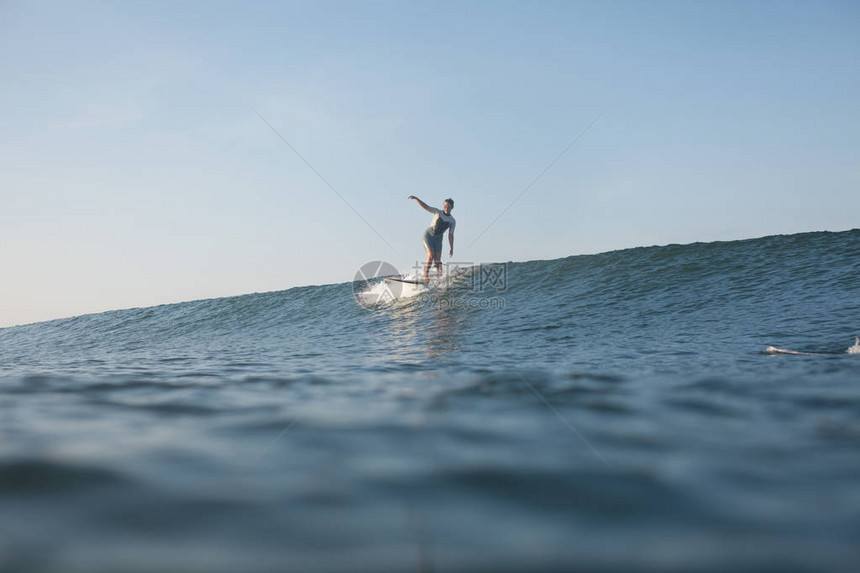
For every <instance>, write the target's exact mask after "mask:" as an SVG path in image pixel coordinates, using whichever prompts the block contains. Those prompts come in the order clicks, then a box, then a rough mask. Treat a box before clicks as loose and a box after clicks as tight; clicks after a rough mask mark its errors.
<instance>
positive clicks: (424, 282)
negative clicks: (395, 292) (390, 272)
mask: <svg viewBox="0 0 860 573" xmlns="http://www.w3.org/2000/svg"><path fill="white" fill-rule="evenodd" d="M385 280H387V281H393V282H396V283H406V284H410V285H426V284H427V282H428V281H416V280H412V279H401V278H397V277H385Z"/></svg>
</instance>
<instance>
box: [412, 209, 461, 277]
mask: <svg viewBox="0 0 860 573" xmlns="http://www.w3.org/2000/svg"><path fill="white" fill-rule="evenodd" d="M407 199H415V201H416V202H417V203H418V204H419V205H421V207H422V208H423V209H424V210H425V211H427V212H429V213H433V221H432V222H431V223H430V226H429V227H427V230H426V231H424V239H423V240H424V249H425V250H426V251H427V261H426V262H425V263H424V282H428V281H429V280H430V276H429V275H430V265H432V264H434V263H435V264H436V269H437V270H438V271H439V275H440V276H441V275H442V236H443V235H444V234H445V231H448V244H449V245H450V247H451V250H450V251H449V252H448V256H450V257H453V256H454V227H455V226H456V225H457V222H456V221H455V220H454V217H452V216H451V210H452V209H453V208H454V200H453V199H445V202H444V203H442V208H441V209H437V208H436V207H431V206H430V205H428V204H427V203H425V202H424V201H422V200H421V199H419V198H418V197H416V196H415V195H410V196H409V197H407Z"/></svg>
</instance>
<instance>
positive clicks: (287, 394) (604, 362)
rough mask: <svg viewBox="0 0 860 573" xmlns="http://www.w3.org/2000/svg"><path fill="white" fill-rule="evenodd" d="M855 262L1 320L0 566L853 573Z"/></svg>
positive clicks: (843, 253) (858, 266)
mask: <svg viewBox="0 0 860 573" xmlns="http://www.w3.org/2000/svg"><path fill="white" fill-rule="evenodd" d="M858 253H860V231H858V230H853V231H847V232H841V233H808V234H800V235H792V236H775V237H767V238H763V239H755V240H747V241H737V242H721V243H699V244H693V245H684V246H681V245H672V246H665V247H650V248H637V249H630V250H624V251H617V252H611V253H605V254H601V255H592V256H572V257H568V258H564V259H557V260H550V261H531V262H523V263H509V264H502V265H484V266H481V267H473V268H471V269H464V270H462V272H460V274H458V275H457V276H458V277H459V278H458V280H455V281H452V283H451V284H446V285H441V286H439V288H434V289H433V291H432V292H429V293H425V294H423V295H422V294H418V295H415V296H408V297H395V298H394V299H393V300H380V301H378V302H377V303H376V304H371V305H367V304H360V299H357V298H356V296H355V295H356V292H360V291H361V289H362V288H367V285H364V286H361V285H357V284H356V283H344V284H336V285H327V286H312V287H302V288H294V289H290V290H287V291H282V292H272V293H266V294H253V295H246V296H239V297H232V298H223V299H217V300H205V301H197V302H189V303H183V304H174V305H165V306H158V307H153V308H140V309H133V310H123V311H115V312H107V313H103V314H97V315H88V316H81V317H77V318H71V319H65V320H56V321H51V322H44V323H39V324H33V325H27V326H20V327H15V328H6V329H0V570H2V571H4V572H7V571H27V572H38V571H63V572H76V571H80V572H97V571H106V572H107V571H214V572H219V571H224V572H228V571H229V572H234V571H243V572H252V571H282V570H290V571H349V572H355V571H368V572H370V571H373V572H380V571H492V572H499V571H571V570H582V569H586V570H606V571H625V572H626V571H667V570H669V571H728V570H731V571H761V570H773V571H851V570H856V567H857V564H858V563H860V550H858V547H860V545H858V543H857V540H858V539H860V355H858V354H857V352H858V351H860V345H858V344H857V343H856V342H855V337H856V336H858V335H860V259H858ZM357 286H358V287H360V288H357ZM369 288H378V287H374V286H373V285H370V286H369ZM774 349H776V350H779V351H780V352H774V351H773V350H774ZM783 351H785V352H783Z"/></svg>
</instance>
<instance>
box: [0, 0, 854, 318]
mask: <svg viewBox="0 0 860 573" xmlns="http://www.w3.org/2000/svg"><path fill="white" fill-rule="evenodd" d="M858 30H860V3H857V2H853V1H846V2H826V1H825V2H791V1H774V2H769V1H758V2H746V1H742V2H733V1H725V2H706V1H700V2H696V1H693V2H689V1H679V2H669V1H658V0H655V1H651V2H639V1H631V2H612V1H607V2H573V1H564V2H549V1H546V2H459V1H458V2H423V3H412V2H310V1H306V2H253V3H246V2H209V1H206V2H202V1H201V2H192V1H188V2H146V3H142V2H18V1H15V0H12V1H9V0H0V77H2V78H3V81H2V89H0V327H3V326H11V325H16V324H24V323H30V322H36V321H41V320H48V319H54V318H61V317H67V316H74V315H79V314H85V313H90V312H100V311H105V310H111V309H119V308H131V307H145V306H151V305H156V304H163V303H171V302H181V301H187V300H195V299H201V298H211V297H218V296H230V295H238V294H245V293H251V292H266V291H275V290H282V289H286V288H290V287H294V286H300V285H309V284H330V283H341V282H346V281H351V280H353V277H354V276H355V273H356V271H357V270H358V268H359V267H361V265H362V264H364V263H365V262H368V261H373V260H385V261H389V262H391V263H393V264H394V265H395V266H397V267H398V268H400V269H401V270H406V269H408V268H409V267H411V266H412V265H414V264H415V261H417V260H422V259H423V257H424V251H423V247H422V245H421V235H422V233H423V231H424V229H425V228H426V227H427V225H428V224H429V223H430V216H429V215H428V214H427V213H426V212H424V211H422V210H421V209H420V208H419V207H418V206H417V205H416V204H415V203H413V202H410V201H408V200H407V199H406V197H407V196H409V195H417V196H418V197H420V198H422V199H423V200H424V201H426V202H427V203H430V204H433V205H436V206H438V207H441V204H442V201H443V200H444V199H445V198H447V197H452V198H454V200H455V203H456V206H455V209H454V211H453V215H454V216H455V217H456V218H457V229H456V238H455V253H454V255H455V256H454V257H453V258H449V257H448V254H447V249H446V252H445V256H444V257H443V260H444V261H445V262H448V261H454V262H461V263H467V262H472V263H480V262H502V261H524V260H532V259H554V258H559V257H566V256H569V255H576V254H587V253H596V252H604V251H609V250H614V249H621V248H627V247H635V246H643V245H655V244H656V245H663V244H670V243H690V242H696V241H715V240H733V239H741V238H750V237H757V236H765V235H772V234H790V233H799V232H806V231H818V230H830V231H840V230H847V229H852V228H857V227H858V226H860V160H858V159H860V96H858V94H860V71H858V70H860V33H858ZM267 124H268V125H267ZM269 125H271V128H270V127H269ZM272 128H274V131H273V129H272ZM275 131H277V133H275ZM282 138H283V139H282ZM571 144H573V145H571ZM565 150H566V151H565ZM563 152H564V153H563ZM309 165H310V166H312V167H309ZM548 167H549V169H547V168H548ZM500 214H501V216H499V215H500ZM446 244H447V243H446Z"/></svg>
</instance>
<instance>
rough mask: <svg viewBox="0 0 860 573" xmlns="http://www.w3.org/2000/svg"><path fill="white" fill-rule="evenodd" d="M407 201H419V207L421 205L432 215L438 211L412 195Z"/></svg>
mask: <svg viewBox="0 0 860 573" xmlns="http://www.w3.org/2000/svg"><path fill="white" fill-rule="evenodd" d="M407 199H415V200H416V201H418V204H419V205H421V207H422V208H423V209H424V210H425V211H429V212H430V213H435V212H436V210H435V209H433V207H431V206H430V205H428V204H427V203H425V202H424V201H422V200H421V199H419V198H418V197H416V196H415V195H410V196H409V197H407Z"/></svg>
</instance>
